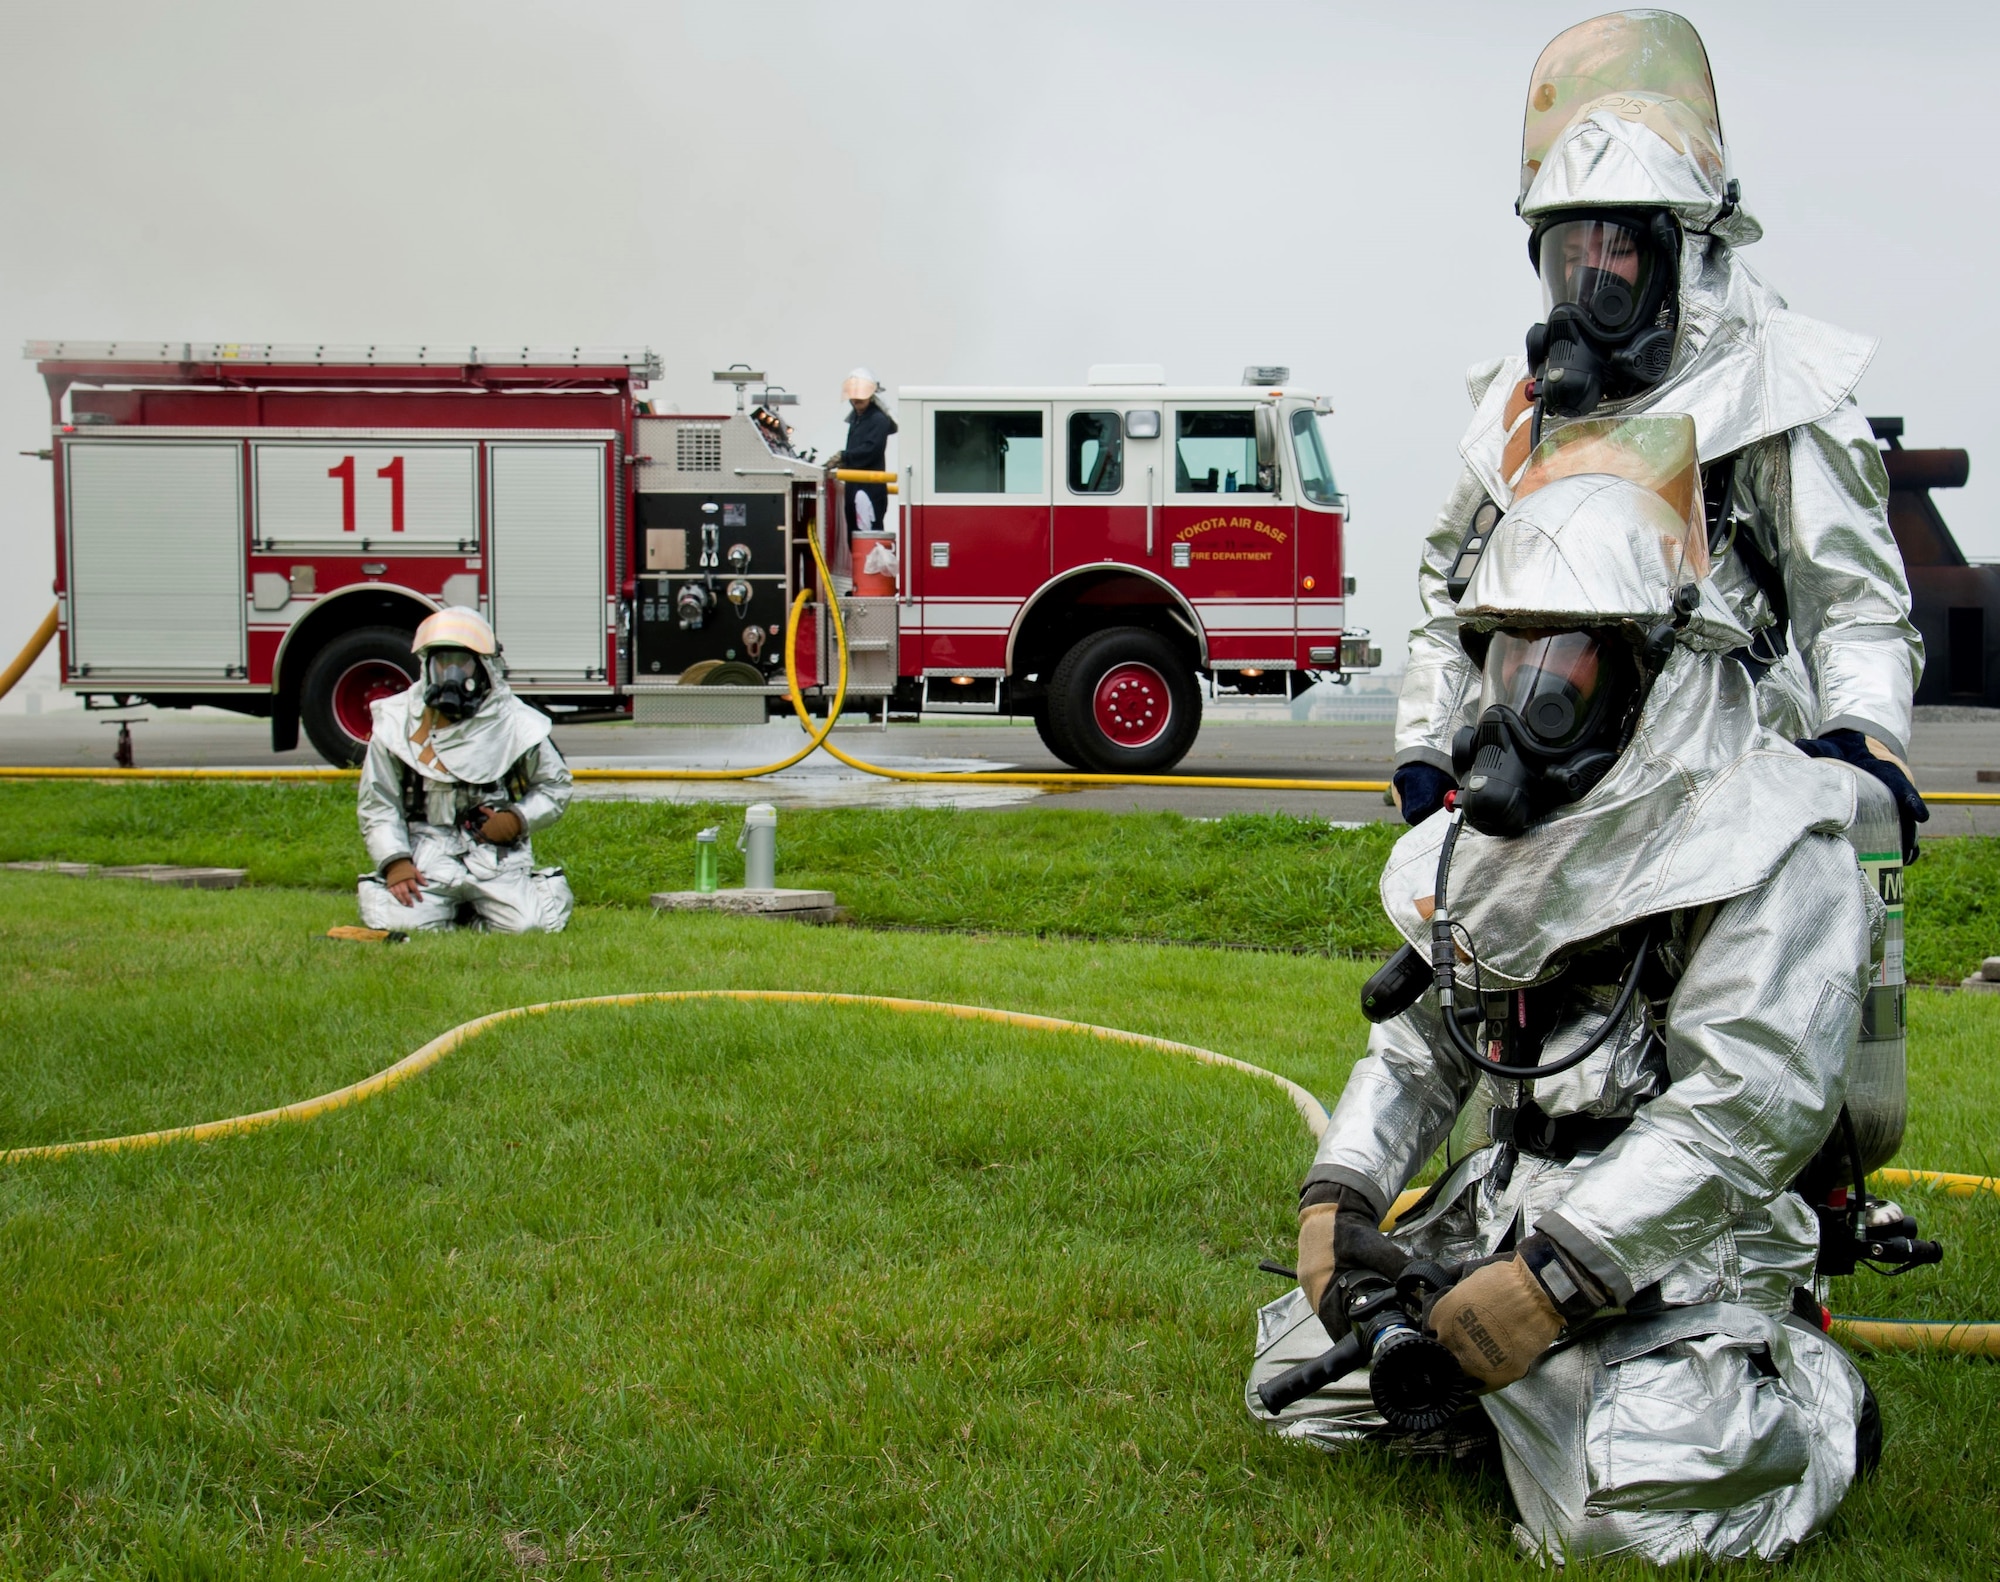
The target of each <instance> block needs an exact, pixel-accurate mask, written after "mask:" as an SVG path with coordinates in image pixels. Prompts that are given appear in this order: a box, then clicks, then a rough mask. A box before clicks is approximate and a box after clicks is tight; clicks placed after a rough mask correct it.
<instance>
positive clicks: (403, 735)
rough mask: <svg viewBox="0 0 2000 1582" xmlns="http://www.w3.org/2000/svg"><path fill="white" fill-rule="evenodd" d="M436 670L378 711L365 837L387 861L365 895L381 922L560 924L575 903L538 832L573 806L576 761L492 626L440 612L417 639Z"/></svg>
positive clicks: (372, 918)
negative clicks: (540, 854)
mask: <svg viewBox="0 0 2000 1582" xmlns="http://www.w3.org/2000/svg"><path fill="white" fill-rule="evenodd" d="M412 646H413V647H414V648H415V650H416V655H417V659H418V662H419V663H420V664H421V665H422V666H423V673H422V674H421V675H420V676H418V678H417V680H416V681H415V682H414V683H413V684H412V685H411V687H410V689H409V690H408V691H407V692H399V693H397V694H396V695H395V696H394V697H391V698H384V699H382V700H380V701H379V702H377V703H376V704H375V705H374V709H373V712H374V721H375V726H374V734H373V735H372V736H371V737H370V738H369V741H368V757H367V759H366V760H365V761H364V762H363V764H362V767H361V803H360V817H361V838H362V839H363V840H364V841H365V842H366V843H367V845H368V856H369V858H370V860H371V861H373V863H374V864H375V869H374V871H373V872H372V873H368V874H364V875H363V876H362V879H361V884H360V889H359V899H360V902H361V920H362V922H364V923H365V924H367V925H368V926H369V927H370V928H387V929H413V928H450V927H451V926H452V925H453V924H454V923H455V922H457V921H459V919H460V917H461V915H467V920H468V921H470V922H472V923H473V924H474V925H475V926H476V927H479V928H482V929H485V930H487V931H488V932H491V933H495V934H527V933H533V932H536V931H537V930H546V931H547V932H549V933H556V932H559V931H560V930H561V929H562V928H563V927H564V925H566V924H567V923H568V922H569V915H570V912H571V910H572V909H573V908H574V906H575V901H574V899H573V898H572V897H571V895H570V889H569V884H568V881H567V880H565V879H564V878H563V872H562V869H560V868H537V867H536V866H535V856H534V848H533V845H532V843H531V841H530V839H529V837H530V836H531V835H532V834H533V833H534V832H535V831H536V830H538V829H546V828H547V827H548V826H549V825H551V824H553V823H554V822H555V821H556V820H557V819H559V818H561V817H562V815H563V809H564V808H565V807H567V806H568V805H569V794H570V776H569V767H568V765H566V764H565V763H564V762H563V760H562V754H561V753H559V752H557V751H556V746H555V743H554V742H552V741H550V740H549V731H550V728H551V726H550V721H549V717H548V716H547V715H546V714H542V713H540V712H539V711H537V710H535V709H532V708H530V707H528V705H527V704H525V703H523V702H522V701H521V700H520V699H519V698H517V697H515V696H514V694H513V692H512V691H510V690H509V689H508V686H507V683H506V681H505V679H504V678H503V675H502V672H501V668H500V663H499V658H498V655H499V651H500V648H499V644H498V643H497V642H495V641H494V637H493V628H492V627H490V626H488V625H487V624H486V622H485V621H484V620H483V619H482V618H481V617H480V616H479V615H477V614H476V613H475V612H473V611H471V610H462V609H451V610H440V611H439V612H438V613H437V614H436V615H433V616H431V617H430V618H429V619H427V620H426V621H425V622H424V623H423V625H421V626H419V627H418V628H417V634H416V638H415V640H414V642H413V645H412Z"/></svg>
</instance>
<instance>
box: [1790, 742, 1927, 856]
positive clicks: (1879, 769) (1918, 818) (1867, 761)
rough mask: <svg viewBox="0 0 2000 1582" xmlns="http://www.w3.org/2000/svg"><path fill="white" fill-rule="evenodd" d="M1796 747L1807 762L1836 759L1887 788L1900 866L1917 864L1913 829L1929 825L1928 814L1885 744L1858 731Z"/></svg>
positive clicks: (1905, 769)
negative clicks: (1898, 835)
mask: <svg viewBox="0 0 2000 1582" xmlns="http://www.w3.org/2000/svg"><path fill="white" fill-rule="evenodd" d="M1796 745H1797V747H1798V749H1799V751H1800V752H1802V753H1804V754H1805V755H1806V756H1807V757H1808V758H1838V759H1839V760H1840V761H1841V762H1842V763H1847V764H1852V765H1854V767H1855V768H1857V769H1860V770H1862V771H1864V772H1865V773H1868V774H1871V775H1873V776H1874V777H1875V778H1876V779H1877V780H1880V781H1881V782H1882V784H1883V785H1885V786H1886V787H1888V790H1889V795H1891V796H1892V797H1894V798H1895V799H1896V818H1897V820H1898V821H1899V822H1900V823H1901V824H1902V826H1903V865H1904V866H1905V867H1908V866H1909V865H1910V864H1911V863H1913V862H1915V861H1916V860H1917V826H1918V825H1919V824H1928V823H1929V822H1930V817H1931V810H1930V809H1929V808H1928V807H1926V806H1925V805H1924V799H1923V797H1922V796H1920V795H1919V794H1918V792H1917V788H1916V787H1915V786H1913V785H1912V784H1910V773H1909V769H1910V766H1909V765H1908V764H1906V763H1904V762H1903V760H1902V759H1900V758H1898V757H1897V756H1896V754H1895V752H1894V751H1893V750H1892V749H1891V748H1890V747H1889V746H1888V744H1887V743H1885V742H1878V741H1877V740H1876V739H1875V738H1874V737H1872V736H1864V735H1862V734H1861V732H1859V731H1828V732H1827V733H1826V734H1825V735H1824V736H1809V737H1807V738H1806V739H1805V740H1804V741H1802V742H1799V743H1797V744H1796Z"/></svg>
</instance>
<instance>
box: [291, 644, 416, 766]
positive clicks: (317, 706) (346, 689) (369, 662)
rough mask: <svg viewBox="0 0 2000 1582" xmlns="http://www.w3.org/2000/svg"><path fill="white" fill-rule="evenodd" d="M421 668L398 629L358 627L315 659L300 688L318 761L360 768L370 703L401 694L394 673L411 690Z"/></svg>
mask: <svg viewBox="0 0 2000 1582" xmlns="http://www.w3.org/2000/svg"><path fill="white" fill-rule="evenodd" d="M417 668H418V667H417V658H416V655H414V654H412V653H411V652H410V634H409V633H408V632H406V631H404V630H403V629H402V628H401V627H400V626H358V627H356V628H355V629H354V630H353V631H351V632H342V633H341V634H340V635H339V636H338V637H336V638H334V639H333V640H332V641H331V642H330V643H328V644H327V645H326V646H325V647H324V648H322V649H321V650H320V651H319V652H318V653H316V654H314V655H313V657H312V663H311V664H309V665H307V666H306V678H305V683H304V685H302V686H301V687H300V688H299V723H300V724H301V725H303V726H305V728H306V736H307V738H308V739H309V740H310V741H311V742H312V744H313V746H314V748H315V749H317V751H318V752H319V755H320V757H322V758H324V759H325V760H326V761H327V762H328V763H330V764H337V765H339V766H341V767H342V768H349V767H352V766H353V765H356V764H358V763H360V762H361V760H362V759H363V758H364V757H366V756H367V753H368V736H367V728H366V724H365V721H366V718H367V709H366V704H367V701H368V700H369V699H370V698H371V697H379V696H383V695H385V694H386V693H389V692H400V691H401V690H402V687H398V686H395V685H394V674H395V673H400V674H401V675H402V677H403V687H407V686H408V685H409V684H410V683H411V682H412V681H415V680H416V679H417ZM357 732H358V734H357Z"/></svg>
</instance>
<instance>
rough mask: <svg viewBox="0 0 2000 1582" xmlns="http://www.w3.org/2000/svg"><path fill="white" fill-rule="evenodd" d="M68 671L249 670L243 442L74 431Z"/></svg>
mask: <svg viewBox="0 0 2000 1582" xmlns="http://www.w3.org/2000/svg"><path fill="white" fill-rule="evenodd" d="M62 459H63V469H64V501H65V504H66V506H67V510H66V511H65V513H64V514H65V516H66V518H67V520H66V522H65V524H64V525H65V527H66V529H67V543H66V548H67V555H66V561H67V565H68V572H69V575H68V579H67V589H68V598H69V630H68V649H67V652H68V661H69V675H70V679H71V680H73V681H74V680H77V679H85V680H96V679H99V678H102V679H104V680H106V681H114V680H130V681H139V680H156V681H186V682H223V681H229V680H235V679H240V678H242V677H243V675H244V655H243V644H244V636H243V633H244V621H245V618H246V613H247V611H246V599H247V583H248V578H247V576H246V573H245V570H244V543H243V447H242V446H241V445H240V444H238V443H237V442H235V441H234V440H127V439H120V440H101V441H98V440H69V441H65V442H64V444H63V447H62Z"/></svg>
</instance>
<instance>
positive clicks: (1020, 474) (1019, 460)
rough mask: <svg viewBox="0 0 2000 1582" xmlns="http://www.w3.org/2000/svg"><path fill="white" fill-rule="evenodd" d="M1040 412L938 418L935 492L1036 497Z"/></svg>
mask: <svg viewBox="0 0 2000 1582" xmlns="http://www.w3.org/2000/svg"><path fill="white" fill-rule="evenodd" d="M1042 446H1043V439H1042V414H1041V413H1039V412H940V413H938V415H937V460H936V463H935V471H936V474H937V476H936V478H935V480H934V481H933V482H932V484H931V488H932V489H933V491H934V492H936V493H938V494H1040V493H1041V492H1042V479H1043V476H1044V471H1043V465H1042Z"/></svg>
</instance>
